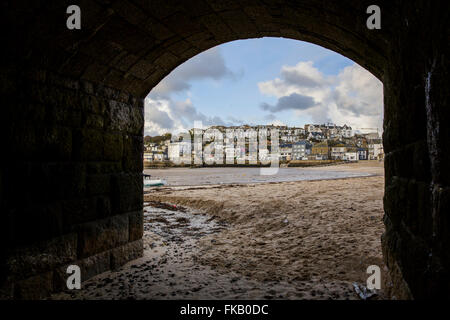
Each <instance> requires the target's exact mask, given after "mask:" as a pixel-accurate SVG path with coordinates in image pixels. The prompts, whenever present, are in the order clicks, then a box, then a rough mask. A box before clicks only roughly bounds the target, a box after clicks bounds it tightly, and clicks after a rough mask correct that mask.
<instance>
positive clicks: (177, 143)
mask: <svg viewBox="0 0 450 320" xmlns="http://www.w3.org/2000/svg"><path fill="white" fill-rule="evenodd" d="M230 129H231V130H234V132H238V133H239V134H241V136H243V137H244V138H247V139H246V140H245V144H244V145H240V146H238V144H237V140H238V138H239V134H238V135H236V136H234V141H230V140H229V139H228V138H227V136H226V131H227V130H230ZM274 129H276V130H277V131H278V134H279V141H278V153H277V154H276V156H277V157H278V160H279V161H281V162H290V161H300V160H342V161H359V160H383V158H384V152H383V144H382V140H381V137H380V135H379V133H378V131H376V132H370V133H360V132H359V131H357V130H353V129H352V128H351V127H350V126H347V125H343V126H337V125H335V124H333V123H326V124H306V125H305V126H304V127H303V128H302V127H288V126H276V125H258V126H249V125H243V126H230V127H225V126H213V127H209V128H208V129H207V130H205V129H195V130H201V131H200V134H201V136H202V138H204V137H206V134H207V131H209V132H211V131H215V132H217V131H218V132H220V133H221V134H222V135H223V137H225V139H224V141H223V142H216V143H215V144H214V147H213V149H214V152H213V153H215V155H216V156H217V152H218V151H217V150H222V152H223V155H222V158H223V159H224V162H225V159H234V160H235V161H236V162H239V163H242V162H243V161H244V163H246V162H245V161H247V162H250V161H257V160H259V161H263V160H273V159H271V158H270V157H271V156H272V157H273V154H271V151H272V150H271V146H272V143H271V135H270V133H271V132H272V131H273V130H274ZM261 131H265V132H267V139H268V141H267V147H264V148H255V150H254V151H255V152H253V153H251V152H249V146H250V144H251V143H250V142H249V139H248V138H249V137H248V135H246V132H261ZM193 133H194V129H192V130H190V134H191V137H193ZM196 134H198V131H196ZM241 138H242V137H241ZM255 139H256V138H255ZM212 142H214V138H213V139H210V138H209V137H208V139H202V145H201V146H197V148H196V147H195V146H194V139H191V141H185V140H183V139H181V138H178V137H172V135H171V134H170V133H167V134H165V135H162V136H155V137H150V136H146V137H145V138H144V163H156V162H160V163H161V162H167V163H170V162H172V161H174V159H179V158H180V157H185V158H186V157H189V155H191V158H192V159H193V158H194V157H195V156H198V157H203V158H202V159H203V160H204V161H205V162H207V160H208V159H206V157H207V156H206V155H202V154H200V153H199V152H202V151H203V150H205V148H206V147H208V146H209V145H210V144H211V143H212ZM230 142H231V143H230ZM230 146H231V147H230ZM250 149H251V147H250ZM196 153H197V154H196ZM208 156H209V157H214V155H210V154H208ZM227 163H228V162H227Z"/></svg>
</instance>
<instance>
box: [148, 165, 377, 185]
mask: <svg viewBox="0 0 450 320" xmlns="http://www.w3.org/2000/svg"><path fill="white" fill-rule="evenodd" d="M144 173H145V174H150V175H151V176H152V179H164V180H165V181H167V185H168V186H200V185H221V184H249V183H270V182H291V181H307V180H330V179H342V178H356V177H369V176H373V175H374V174H373V173H368V172H363V171H361V172H359V171H338V170H327V169H326V168H324V169H323V170H320V168H314V169H311V168H279V169H278V172H277V173H276V174H274V175H261V171H260V169H259V168H241V167H239V168H196V169H191V168H168V169H146V170H144Z"/></svg>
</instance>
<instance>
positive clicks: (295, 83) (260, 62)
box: [144, 38, 383, 136]
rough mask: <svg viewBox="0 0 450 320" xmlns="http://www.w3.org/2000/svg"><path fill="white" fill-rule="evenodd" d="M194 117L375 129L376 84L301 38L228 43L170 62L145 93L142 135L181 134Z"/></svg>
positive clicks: (206, 122) (378, 116) (379, 104)
mask: <svg viewBox="0 0 450 320" xmlns="http://www.w3.org/2000/svg"><path fill="white" fill-rule="evenodd" d="M194 121H202V123H203V126H204V127H207V126H211V125H230V126H231V125H241V124H250V125H258V124H275V125H288V126H292V127H294V126H295V127H303V126H304V125H305V124H307V123H315V124H318V123H326V122H332V123H335V124H337V125H344V124H347V125H350V126H352V128H353V129H354V130H357V129H358V128H379V131H380V132H381V131H382V122H383V85H382V83H381V82H380V81H379V80H378V79H377V78H375V76H373V75H372V74H371V73H370V72H368V71H367V70H365V69H364V68H362V67H361V66H359V65H358V64H356V63H355V62H353V61H352V60H350V59H348V58H346V57H344V56H342V55H340V54H338V53H335V52H333V51H330V50H328V49H325V48H323V47H320V46H317V45H314V44H311V43H308V42H303V41H298V40H290V39H283V38H260V39H249V40H238V41H232V42H229V43H225V44H222V45H220V46H217V47H214V48H211V49H209V50H207V51H204V52H202V53H200V54H198V55H197V56H195V57H193V58H191V59H190V60H188V61H186V62H185V63H183V64H181V65H180V66H178V67H177V68H175V69H174V70H173V71H172V72H171V73H170V74H169V75H168V76H167V77H165V78H164V79H163V80H162V81H161V82H160V83H159V84H158V85H157V86H156V87H154V88H153V89H152V90H151V92H150V93H149V94H148V96H147V98H146V99H145V129H144V131H145V132H144V134H145V135H151V136H155V135H161V134H164V133H167V132H171V133H179V132H183V131H186V130H188V129H190V128H192V127H193V125H194ZM366 131H367V130H366Z"/></svg>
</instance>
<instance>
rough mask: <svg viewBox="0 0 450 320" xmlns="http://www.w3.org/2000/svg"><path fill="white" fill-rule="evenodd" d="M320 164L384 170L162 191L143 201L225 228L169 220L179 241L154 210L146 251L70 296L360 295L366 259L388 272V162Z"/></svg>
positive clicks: (294, 297) (329, 296)
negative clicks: (384, 249)
mask: <svg viewBox="0 0 450 320" xmlns="http://www.w3.org/2000/svg"><path fill="white" fill-rule="evenodd" d="M317 170H361V171H363V172H368V173H375V174H379V176H374V177H366V178H351V179H339V180H323V181H300V182H282V183H269V184H267V183H264V184H248V185H239V186H220V187H201V188H187V189H183V190H179V189H176V188H175V189H171V188H162V189H158V190H155V191H154V192H152V193H150V194H147V195H145V197H144V198H145V201H159V202H163V203H170V204H177V205H178V206H180V205H181V206H185V207H188V208H191V209H193V210H194V211H193V212H192V214H194V215H195V214H198V213H200V212H203V213H204V214H207V215H209V216H211V217H213V220H215V221H219V222H221V223H224V224H223V225H226V227H225V228H221V229H220V230H215V231H214V232H208V230H206V229H208V228H209V227H208V225H204V226H201V228H203V229H205V230H206V231H201V234H200V235H197V236H195V235H193V234H192V232H191V231H192V230H197V229H198V230H200V229H201V228H197V229H196V228H192V226H189V224H187V225H186V224H174V223H172V222H170V221H167V219H162V221H164V220H166V222H165V223H167V225H165V226H163V228H161V230H166V231H167V230H169V229H173V230H177V234H181V235H182V236H183V235H185V236H184V240H181V241H178V242H177V241H172V240H173V239H174V238H173V237H172V238H170V237H168V236H167V234H165V233H160V234H159V235H158V234H154V233H153V232H151V231H150V230H156V229H157V228H156V229H155V227H157V225H156V224H155V223H156V222H155V221H159V222H161V221H160V220H161V219H156V220H155V219H153V218H151V217H153V216H154V215H156V216H157V215H158V213H157V212H156V213H155V212H152V213H151V214H150V213H149V215H148V217H150V218H151V219H150V220H148V221H147V224H146V226H147V229H148V230H147V231H146V232H145V235H144V242H145V243H146V250H145V255H144V258H142V259H140V260H137V261H135V262H132V263H130V264H128V265H127V266H125V267H124V268H122V269H121V270H119V271H118V272H115V273H107V274H105V275H101V276H99V277H96V278H94V279H92V280H90V281H88V283H87V284H86V286H87V287H86V289H85V290H84V291H83V292H81V293H77V295H74V296H73V298H88V299H90V298H108V299H112V298H119V299H125V298H130V297H131V298H138V299H146V298H167V297H170V298H171V297H173V298H178V299H179V298H190V299H205V298H206V299H208V298H216V299H234V298H246V299H248V298H250V299H261V298H283V299H284V298H290V299H357V296H356V295H355V293H354V291H353V289H352V282H354V281H357V282H361V283H365V281H366V278H367V276H368V275H367V274H366V268H367V266H369V265H371V264H376V265H379V266H380V267H381V268H382V270H383V275H382V276H383V277H384V276H385V274H384V271H385V268H384V265H383V262H382V255H381V244H380V237H381V234H382V232H383V229H384V226H383V222H382V216H383V204H382V197H383V189H384V177H383V176H382V174H383V168H382V166H381V164H378V163H369V162H366V163H363V164H361V163H358V164H356V165H348V166H343V165H341V166H336V167H325V168H317ZM169 218H170V216H169ZM152 219H153V220H152ZM183 219H184V217H183ZM183 219H181V220H183ZM189 219H190V220H194V219H192V217H191V218H189V217H187V219H185V220H186V221H189ZM169 220H170V219H169ZM172 220H173V221H178V220H180V217H175V216H174V218H173V219H172ZM181 220H180V221H181ZM152 228H153V229H152ZM183 228H185V230H184V229H183ZM158 230H159V229H158ZM199 232H200V231H199ZM194 233H195V232H194ZM171 239H172V240H171ZM150 244H151V246H150ZM155 254H156V255H155ZM104 279H107V280H104ZM108 279H109V280H108ZM130 279H131V280H132V282H130ZM102 281H103V282H102ZM110 283H112V284H110ZM124 284H125V288H127V290H125V291H124V289H123V288H124ZM89 288H90V289H89ZM120 288H122V289H120ZM381 297H383V293H382V292H381ZM54 298H58V299H59V298H70V296H67V295H66V296H64V295H59V296H55V297H54Z"/></svg>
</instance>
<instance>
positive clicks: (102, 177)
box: [2, 71, 144, 298]
mask: <svg viewBox="0 0 450 320" xmlns="http://www.w3.org/2000/svg"><path fill="white" fill-rule="evenodd" d="M22 83H26V84H27V85H28V87H29V89H30V91H29V93H30V96H28V97H27V99H29V100H28V101H27V102H29V104H27V105H24V106H23V107H24V108H20V107H22V106H19V108H20V109H19V108H18V110H16V112H17V113H15V114H12V115H13V116H16V117H17V118H15V119H11V120H12V124H13V125H11V126H10V130H11V131H12V132H10V134H9V137H10V138H11V139H12V141H11V146H14V150H11V151H12V152H13V153H12V154H10V157H11V158H10V159H8V160H11V161H9V163H8V166H7V170H6V171H4V175H2V178H3V181H6V185H7V186H8V188H6V189H4V190H2V191H3V194H2V196H3V197H2V215H5V216H6V217H7V220H6V221H7V223H6V224H2V231H3V230H5V231H6V232H7V238H6V239H5V240H6V243H9V244H15V245H16V247H7V248H5V249H6V256H7V258H6V266H5V268H6V269H7V274H8V277H7V279H6V282H7V283H8V284H9V286H6V287H7V291H8V290H9V291H8V292H7V293H6V294H9V295H10V296H12V297H15V298H41V297H44V296H45V295H47V294H48V293H50V292H52V291H55V290H60V289H61V288H63V286H64V285H65V281H66V278H67V275H66V273H65V269H66V267H67V265H68V264H70V263H76V264H78V265H80V267H81V270H82V277H83V280H86V279H87V278H89V277H91V276H93V275H95V274H98V273H99V272H103V271H106V270H109V269H111V268H117V267H118V266H120V265H122V264H124V263H126V262H127V261H129V260H131V259H135V258H137V257H139V256H140V255H141V254H142V240H141V238H142V233H143V228H142V205H143V199H142V193H143V190H142V174H141V173H142V133H143V121H144V120H143V102H142V100H141V99H136V98H134V97H132V96H131V95H129V94H123V93H122V92H119V91H117V90H112V89H110V88H106V87H103V86H96V85H94V84H92V83H90V82H87V81H77V80H73V79H69V78H65V77H62V76H56V75H55V74H53V73H49V72H45V71H36V72H35V73H34V74H33V73H32V74H31V75H30V76H29V77H28V78H27V79H24V81H23V82H22ZM21 115H24V116H23V118H22V120H19V119H20V118H21Z"/></svg>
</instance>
